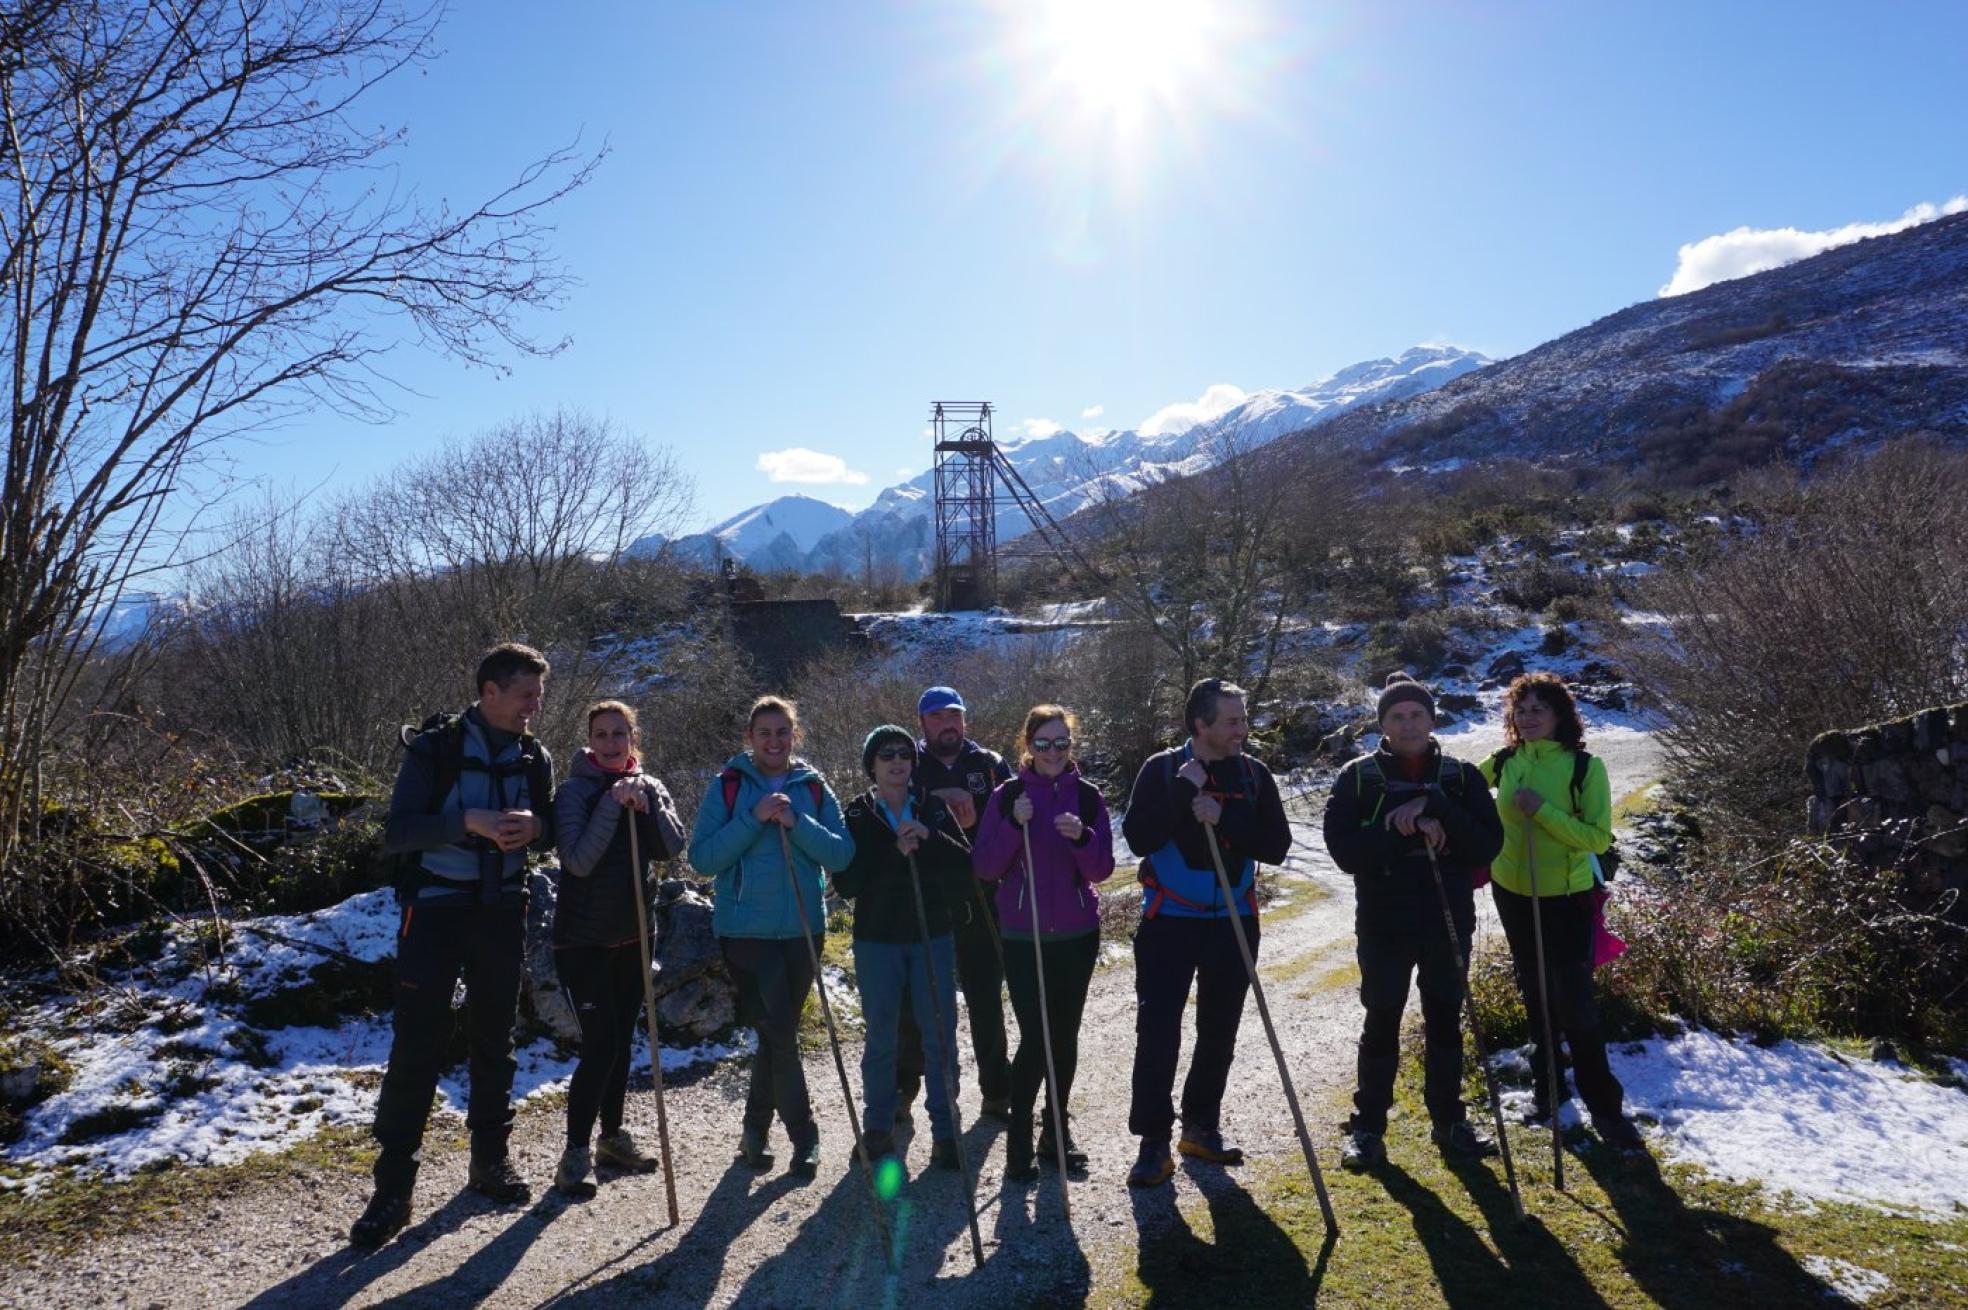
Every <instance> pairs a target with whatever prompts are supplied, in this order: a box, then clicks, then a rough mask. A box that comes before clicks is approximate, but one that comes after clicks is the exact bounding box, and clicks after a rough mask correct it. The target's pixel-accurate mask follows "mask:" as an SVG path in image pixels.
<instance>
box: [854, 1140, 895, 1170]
mask: <svg viewBox="0 0 1968 1310" xmlns="http://www.w3.org/2000/svg"><path fill="white" fill-rule="evenodd" d="M863 1147H865V1148H867V1151H868V1163H869V1164H871V1165H880V1164H881V1162H882V1161H883V1160H885V1159H887V1158H888V1157H889V1156H891V1155H894V1154H895V1139H894V1138H893V1137H890V1136H889V1135H888V1134H887V1133H877V1132H865V1133H862V1134H861V1140H860V1141H859V1142H858V1143H856V1145H855V1147H854V1149H853V1150H851V1151H849V1152H848V1153H847V1154H848V1160H847V1162H848V1164H849V1166H850V1167H852V1166H858V1165H859V1164H860V1163H861V1151H862V1148H863Z"/></svg>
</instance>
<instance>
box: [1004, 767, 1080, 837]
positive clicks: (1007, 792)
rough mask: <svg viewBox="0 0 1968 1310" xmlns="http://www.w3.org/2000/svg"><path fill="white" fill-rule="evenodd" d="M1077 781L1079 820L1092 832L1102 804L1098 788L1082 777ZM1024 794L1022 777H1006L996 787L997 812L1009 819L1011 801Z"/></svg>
mask: <svg viewBox="0 0 1968 1310" xmlns="http://www.w3.org/2000/svg"><path fill="white" fill-rule="evenodd" d="M1077 781H1078V782H1079V784H1080V791H1079V796H1078V797H1077V801H1078V804H1077V806H1076V808H1077V809H1078V810H1079V812H1080V822H1081V823H1083V824H1085V825H1086V829H1087V831H1088V832H1092V831H1093V825H1094V824H1095V823H1096V822H1097V821H1098V820H1099V818H1100V810H1101V806H1102V802H1101V799H1100V789H1099V788H1098V787H1096V786H1094V785H1093V784H1092V783H1090V782H1088V781H1087V780H1086V779H1085V778H1084V777H1082V778H1079V779H1077ZM1024 794H1025V780H1024V779H1023V778H1021V777H1018V776H1017V775H1016V774H1014V775H1012V776H1011V777H1010V778H1007V779H1006V780H1005V783H1004V785H1003V786H1002V787H1000V788H998V795H999V796H1000V797H1001V798H1002V799H1000V800H999V801H998V811H999V813H1001V814H1003V815H1004V817H1005V818H1007V819H1009V818H1010V817H1011V806H1012V803H1013V802H1014V801H1016V800H1017V799H1018V798H1019V797H1020V796H1023V795H1024Z"/></svg>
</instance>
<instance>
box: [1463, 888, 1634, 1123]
mask: <svg viewBox="0 0 1968 1310" xmlns="http://www.w3.org/2000/svg"><path fill="white" fill-rule="evenodd" d="M1492 890H1493V891H1494V892H1495V893H1496V907H1497V917H1498V918H1499V919H1501V920H1503V935H1504V936H1505V937H1506V938H1508V939H1509V941H1510V959H1511V962H1512V963H1513V964H1515V965H1516V968H1517V986H1518V988H1519V989H1520V990H1521V991H1522V992H1523V993H1524V1008H1525V1010H1526V1012H1528V1013H1529V1015H1530V1020H1531V1067H1532V1068H1533V1069H1535V1070H1536V1071H1537V1077H1536V1081H1535V1084H1534V1085H1535V1087H1536V1089H1537V1103H1538V1105H1539V1106H1540V1107H1544V1103H1545V1101H1546V1099H1547V1098H1548V1096H1549V1092H1548V1091H1547V1088H1548V1087H1549V1085H1550V1083H1549V1078H1548V1075H1547V1074H1546V1073H1545V1051H1544V1024H1543V1021H1542V1020H1541V1019H1540V1018H1539V1014H1538V1007H1539V999H1538V997H1539V993H1540V991H1544V990H1548V992H1549V995H1550V997H1551V1025H1552V1027H1553V1028H1554V1029H1556V1030H1557V1033H1558V1036H1559V1037H1560V1038H1562V1039H1563V1041H1564V1043H1565V1045H1566V1046H1568V1047H1570V1048H1571V1052H1572V1075H1573V1077H1574V1078H1575V1079H1576V1080H1577V1082H1578V1093H1579V1097H1580V1099H1581V1100H1583V1101H1584V1102H1585V1108H1586V1110H1587V1111H1588V1112H1589V1113H1590V1114H1591V1115H1592V1117H1593V1118H1594V1119H1613V1118H1617V1117H1619V1116H1620V1115H1621V1114H1623V1113H1624V1112H1625V1107H1626V1089H1625V1088H1623V1087H1621V1086H1620V1083H1619V1079H1617V1078H1615V1077H1614V1076H1613V1069H1612V1066H1611V1065H1610V1064H1608V1063H1607V1061H1606V1035H1605V1033H1604V1032H1602V1031H1601V1030H1600V1027H1599V1001H1598V998H1597V997H1596V996H1594V995H1593V991H1592V929H1593V925H1594V924H1595V923H1597V922H1598V913H1597V911H1596V910H1595V908H1594V907H1593V904H1592V893H1591V892H1589V891H1583V892H1573V893H1572V894H1571V895H1569V896H1541V897H1539V898H1538V907H1537V908H1538V911H1539V912H1540V914H1541V915H1542V917H1543V920H1544V965H1545V979H1540V978H1539V977H1538V970H1537V933H1536V928H1535V925H1533V924H1532V922H1531V898H1530V897H1528V896H1519V895H1518V894H1517V893H1516V892H1512V891H1506V890H1504V889H1503V888H1502V887H1495V886H1493V887H1492ZM1547 981H1548V988H1547V987H1545V986H1544V985H1543V984H1544V983H1546V982H1547ZM1560 1094H1561V1095H1562V1092H1561V1093H1560ZM1546 1108H1548V1107H1546Z"/></svg>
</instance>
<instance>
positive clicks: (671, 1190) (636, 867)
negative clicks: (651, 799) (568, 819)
mask: <svg viewBox="0 0 1968 1310" xmlns="http://www.w3.org/2000/svg"><path fill="white" fill-rule="evenodd" d="M636 814H637V811H635V810H630V811H629V816H628V817H629V868H630V869H631V870H633V873H632V875H631V876H632V877H633V878H634V879H635V907H636V940H637V941H638V942H640V943H641V944H642V1012H643V1013H644V1014H645V1015H647V1016H648V1019H649V1077H650V1079H651V1081H652V1082H653V1083H654V1085H655V1088H656V1140H657V1142H658V1144H659V1145H661V1147H662V1149H663V1195H664V1198H665V1199H666V1200H667V1201H668V1202H669V1204H670V1227H672V1228H674V1227H676V1226H677V1194H676V1170H675V1169H674V1168H672V1167H671V1165H670V1112H669V1108H668V1107H667V1106H665V1105H664V1104H663V1047H662V1044H661V1043H660V1042H658V1041H657V1040H656V979H655V975H654V965H653V962H652V961H651V960H650V958H649V954H650V940H649V907H648V906H646V905H644V904H643V899H642V898H643V875H642V842H641V839H640V838H639V837H638V836H637V834H636Z"/></svg>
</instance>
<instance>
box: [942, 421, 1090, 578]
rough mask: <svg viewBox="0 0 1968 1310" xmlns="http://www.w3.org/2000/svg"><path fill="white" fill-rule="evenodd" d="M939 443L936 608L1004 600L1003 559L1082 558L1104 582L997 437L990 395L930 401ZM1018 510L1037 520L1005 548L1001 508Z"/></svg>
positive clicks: (1079, 561)
mask: <svg viewBox="0 0 1968 1310" xmlns="http://www.w3.org/2000/svg"><path fill="white" fill-rule="evenodd" d="M929 424H930V435H931V437H933V438H934V439H935V443H936V607H937V608H938V609H941V610H964V609H988V608H989V607H990V606H992V605H993V604H995V603H996V602H997V596H998V561H999V560H1000V559H1009V558H1019V559H1038V558H1052V557H1057V558H1059V559H1063V560H1067V561H1069V562H1077V564H1078V565H1079V566H1080V567H1081V568H1082V569H1084V570H1085V571H1086V573H1087V575H1088V576H1089V577H1091V578H1093V579H1095V580H1096V581H1101V579H1100V574H1099V570H1097V569H1095V568H1094V567H1093V565H1092V564H1091V563H1090V562H1089V561H1088V560H1087V558H1086V556H1085V555H1083V554H1081V553H1080V550H1079V548H1078V547H1076V546H1075V545H1073V543H1072V540H1071V539H1070V538H1069V537H1067V535H1066V533H1065V530H1064V529H1062V528H1061V527H1060V526H1059V522H1058V520H1056V519H1054V518H1053V517H1052V514H1051V513H1050V512H1049V511H1048V510H1047V509H1046V507H1045V506H1044V505H1043V504H1041V503H1040V501H1039V498H1038V496H1037V495H1036V494H1035V493H1034V492H1033V491H1032V488H1031V486H1030V485H1029V484H1028V483H1027V482H1026V481H1025V479H1024V477H1023V476H1022V475H1021V474H1020V473H1019V472H1018V470H1017V469H1015V468H1013V467H1012V465H1011V461H1010V460H1008V459H1006V458H1005V456H1004V452H1003V451H1001V450H999V449H998V443H997V442H996V441H995V440H994V439H993V438H992V436H991V403H990V402H989V401H969V400H963V401H957V400H939V401H937V402H936V403H935V404H934V405H932V406H931V407H930V411H929ZM1000 508H1005V509H1011V510H1015V511H1017V512H1018V513H1019V514H1020V515H1021V516H1023V518H1024V519H1025V522H1026V523H1027V524H1029V525H1030V527H1029V529H1028V531H1027V532H1025V533H1022V534H1020V535H1018V536H1016V537H1014V539H1013V540H1012V541H1011V542H1010V543H1009V544H1007V545H1006V546H1005V547H1003V548H1002V549H1001V548H1000V547H999V545H998V511H999V509H1000Z"/></svg>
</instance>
